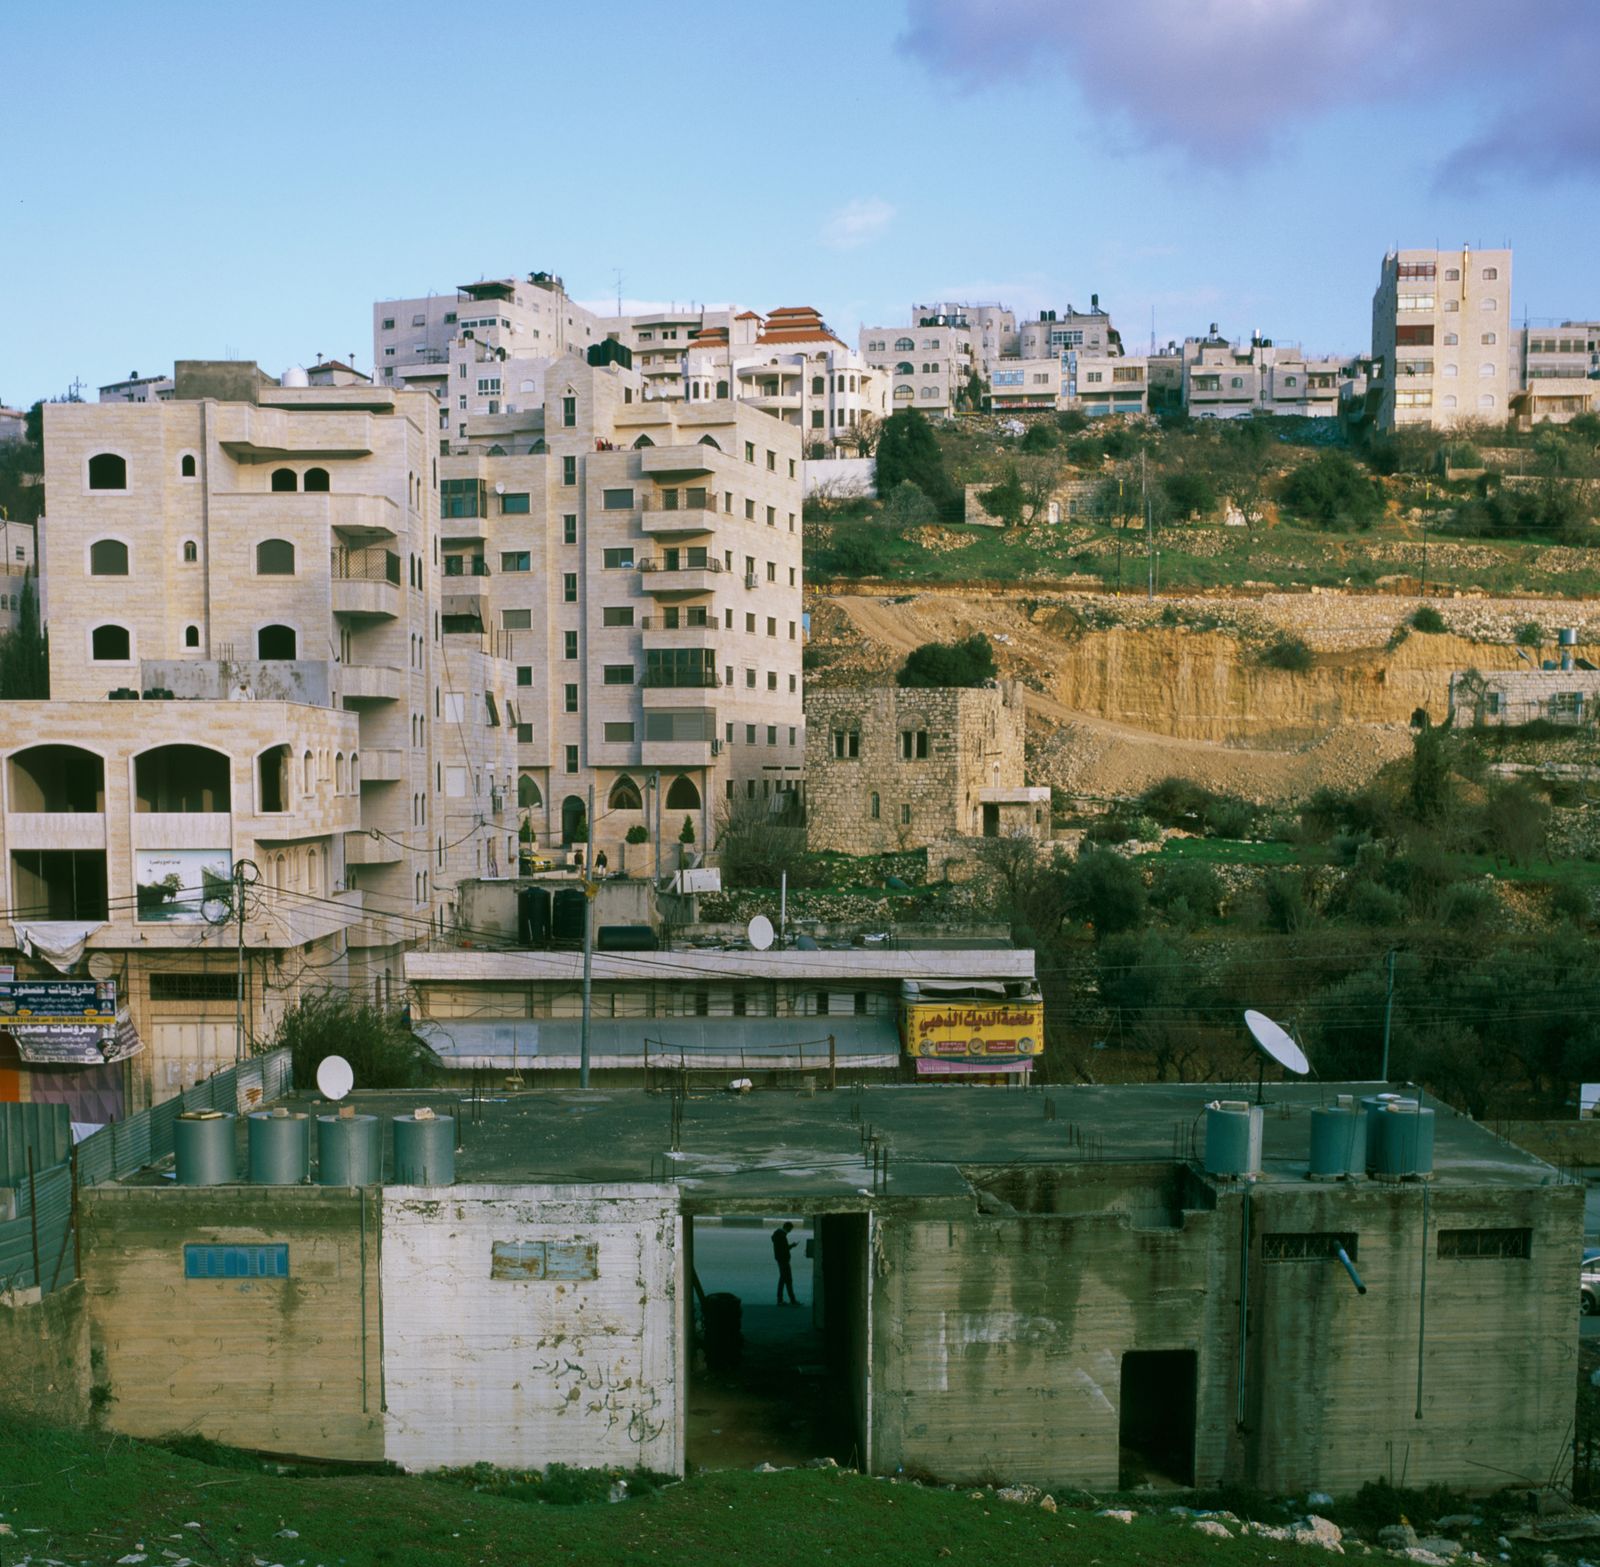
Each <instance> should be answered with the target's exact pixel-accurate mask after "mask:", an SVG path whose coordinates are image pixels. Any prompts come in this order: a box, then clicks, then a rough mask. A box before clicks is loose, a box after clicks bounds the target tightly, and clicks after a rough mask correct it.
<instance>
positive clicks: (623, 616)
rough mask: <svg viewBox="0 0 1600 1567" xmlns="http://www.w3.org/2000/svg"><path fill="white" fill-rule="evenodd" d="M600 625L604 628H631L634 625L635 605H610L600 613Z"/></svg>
mask: <svg viewBox="0 0 1600 1567" xmlns="http://www.w3.org/2000/svg"><path fill="white" fill-rule="evenodd" d="M600 624H601V625H603V626H631V625H632V624H633V605H631V604H608V605H607V606H606V607H605V608H604V609H602V610H601V611H600Z"/></svg>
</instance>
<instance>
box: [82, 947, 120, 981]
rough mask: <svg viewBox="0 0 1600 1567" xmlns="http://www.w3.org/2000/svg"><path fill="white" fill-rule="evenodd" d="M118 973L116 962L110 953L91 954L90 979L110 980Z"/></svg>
mask: <svg viewBox="0 0 1600 1567" xmlns="http://www.w3.org/2000/svg"><path fill="white" fill-rule="evenodd" d="M116 972H117V965H116V962H115V960H114V959H113V958H112V956H111V954H110V953H109V952H91V953H90V954H89V977H90V978H91V979H110V978H111V976H112V975H113V974H115V973H116Z"/></svg>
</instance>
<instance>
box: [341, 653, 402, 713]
mask: <svg viewBox="0 0 1600 1567" xmlns="http://www.w3.org/2000/svg"><path fill="white" fill-rule="evenodd" d="M339 685H340V688H341V695H342V696H343V698H344V705H345V706H346V707H349V706H350V705H351V703H353V702H398V701H399V700H400V698H401V697H402V696H404V695H405V671H404V670H401V669H397V668H395V667H394V665H392V664H346V665H345V666H344V668H343V673H342V674H341V675H340V676H339Z"/></svg>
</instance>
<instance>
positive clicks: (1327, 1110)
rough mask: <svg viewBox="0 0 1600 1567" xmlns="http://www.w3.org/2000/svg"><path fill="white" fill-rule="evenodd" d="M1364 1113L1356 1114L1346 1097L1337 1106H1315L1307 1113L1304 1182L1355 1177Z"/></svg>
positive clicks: (1340, 1098) (1362, 1137) (1361, 1149)
mask: <svg viewBox="0 0 1600 1567" xmlns="http://www.w3.org/2000/svg"><path fill="white" fill-rule="evenodd" d="M1364 1123H1365V1112H1364V1111H1363V1112H1359V1113H1358V1112H1357V1110H1356V1107H1355V1103H1354V1101H1353V1100H1352V1099H1351V1097H1350V1095H1349V1094H1341V1095H1340V1096H1339V1102H1338V1103H1336V1104H1331V1105H1318V1106H1316V1108H1315V1109H1313V1110H1312V1112H1311V1160H1310V1164H1311V1167H1310V1169H1309V1170H1308V1171H1307V1172H1306V1175H1307V1178H1308V1179H1309V1180H1313V1181H1342V1180H1344V1179H1345V1178H1346V1177H1347V1176H1349V1175H1350V1174H1352V1173H1359V1171H1360V1169H1361V1168H1362V1166H1361V1162H1360V1161H1361V1159H1362V1156H1363V1154H1364V1152H1365V1146H1366V1145H1365V1141H1364V1139H1365V1135H1366V1127H1365V1124H1364Z"/></svg>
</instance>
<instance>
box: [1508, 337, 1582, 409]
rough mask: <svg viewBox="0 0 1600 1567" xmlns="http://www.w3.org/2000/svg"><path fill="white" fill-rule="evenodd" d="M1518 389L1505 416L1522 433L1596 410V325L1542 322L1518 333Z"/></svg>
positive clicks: (1516, 351)
mask: <svg viewBox="0 0 1600 1567" xmlns="http://www.w3.org/2000/svg"><path fill="white" fill-rule="evenodd" d="M1514 352H1515V355H1516V360H1517V363H1518V365H1519V376H1518V380H1519V390H1518V391H1517V392H1516V393H1514V394H1513V396H1512V400H1511V411H1512V415H1513V417H1514V418H1515V419H1516V421H1517V423H1518V424H1519V425H1521V426H1522V427H1523V428H1524V429H1531V428H1532V427H1533V426H1534V425H1538V424H1568V423H1570V422H1571V421H1572V420H1573V419H1576V418H1577V417H1578V415H1579V414H1582V413H1593V412H1595V411H1596V410H1600V321H1559V322H1557V321H1547V322H1542V323H1540V324H1538V325H1534V324H1531V323H1529V324H1526V325H1524V326H1523V327H1522V328H1521V329H1519V330H1518V332H1517V333H1516V336H1515V340H1514Z"/></svg>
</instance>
